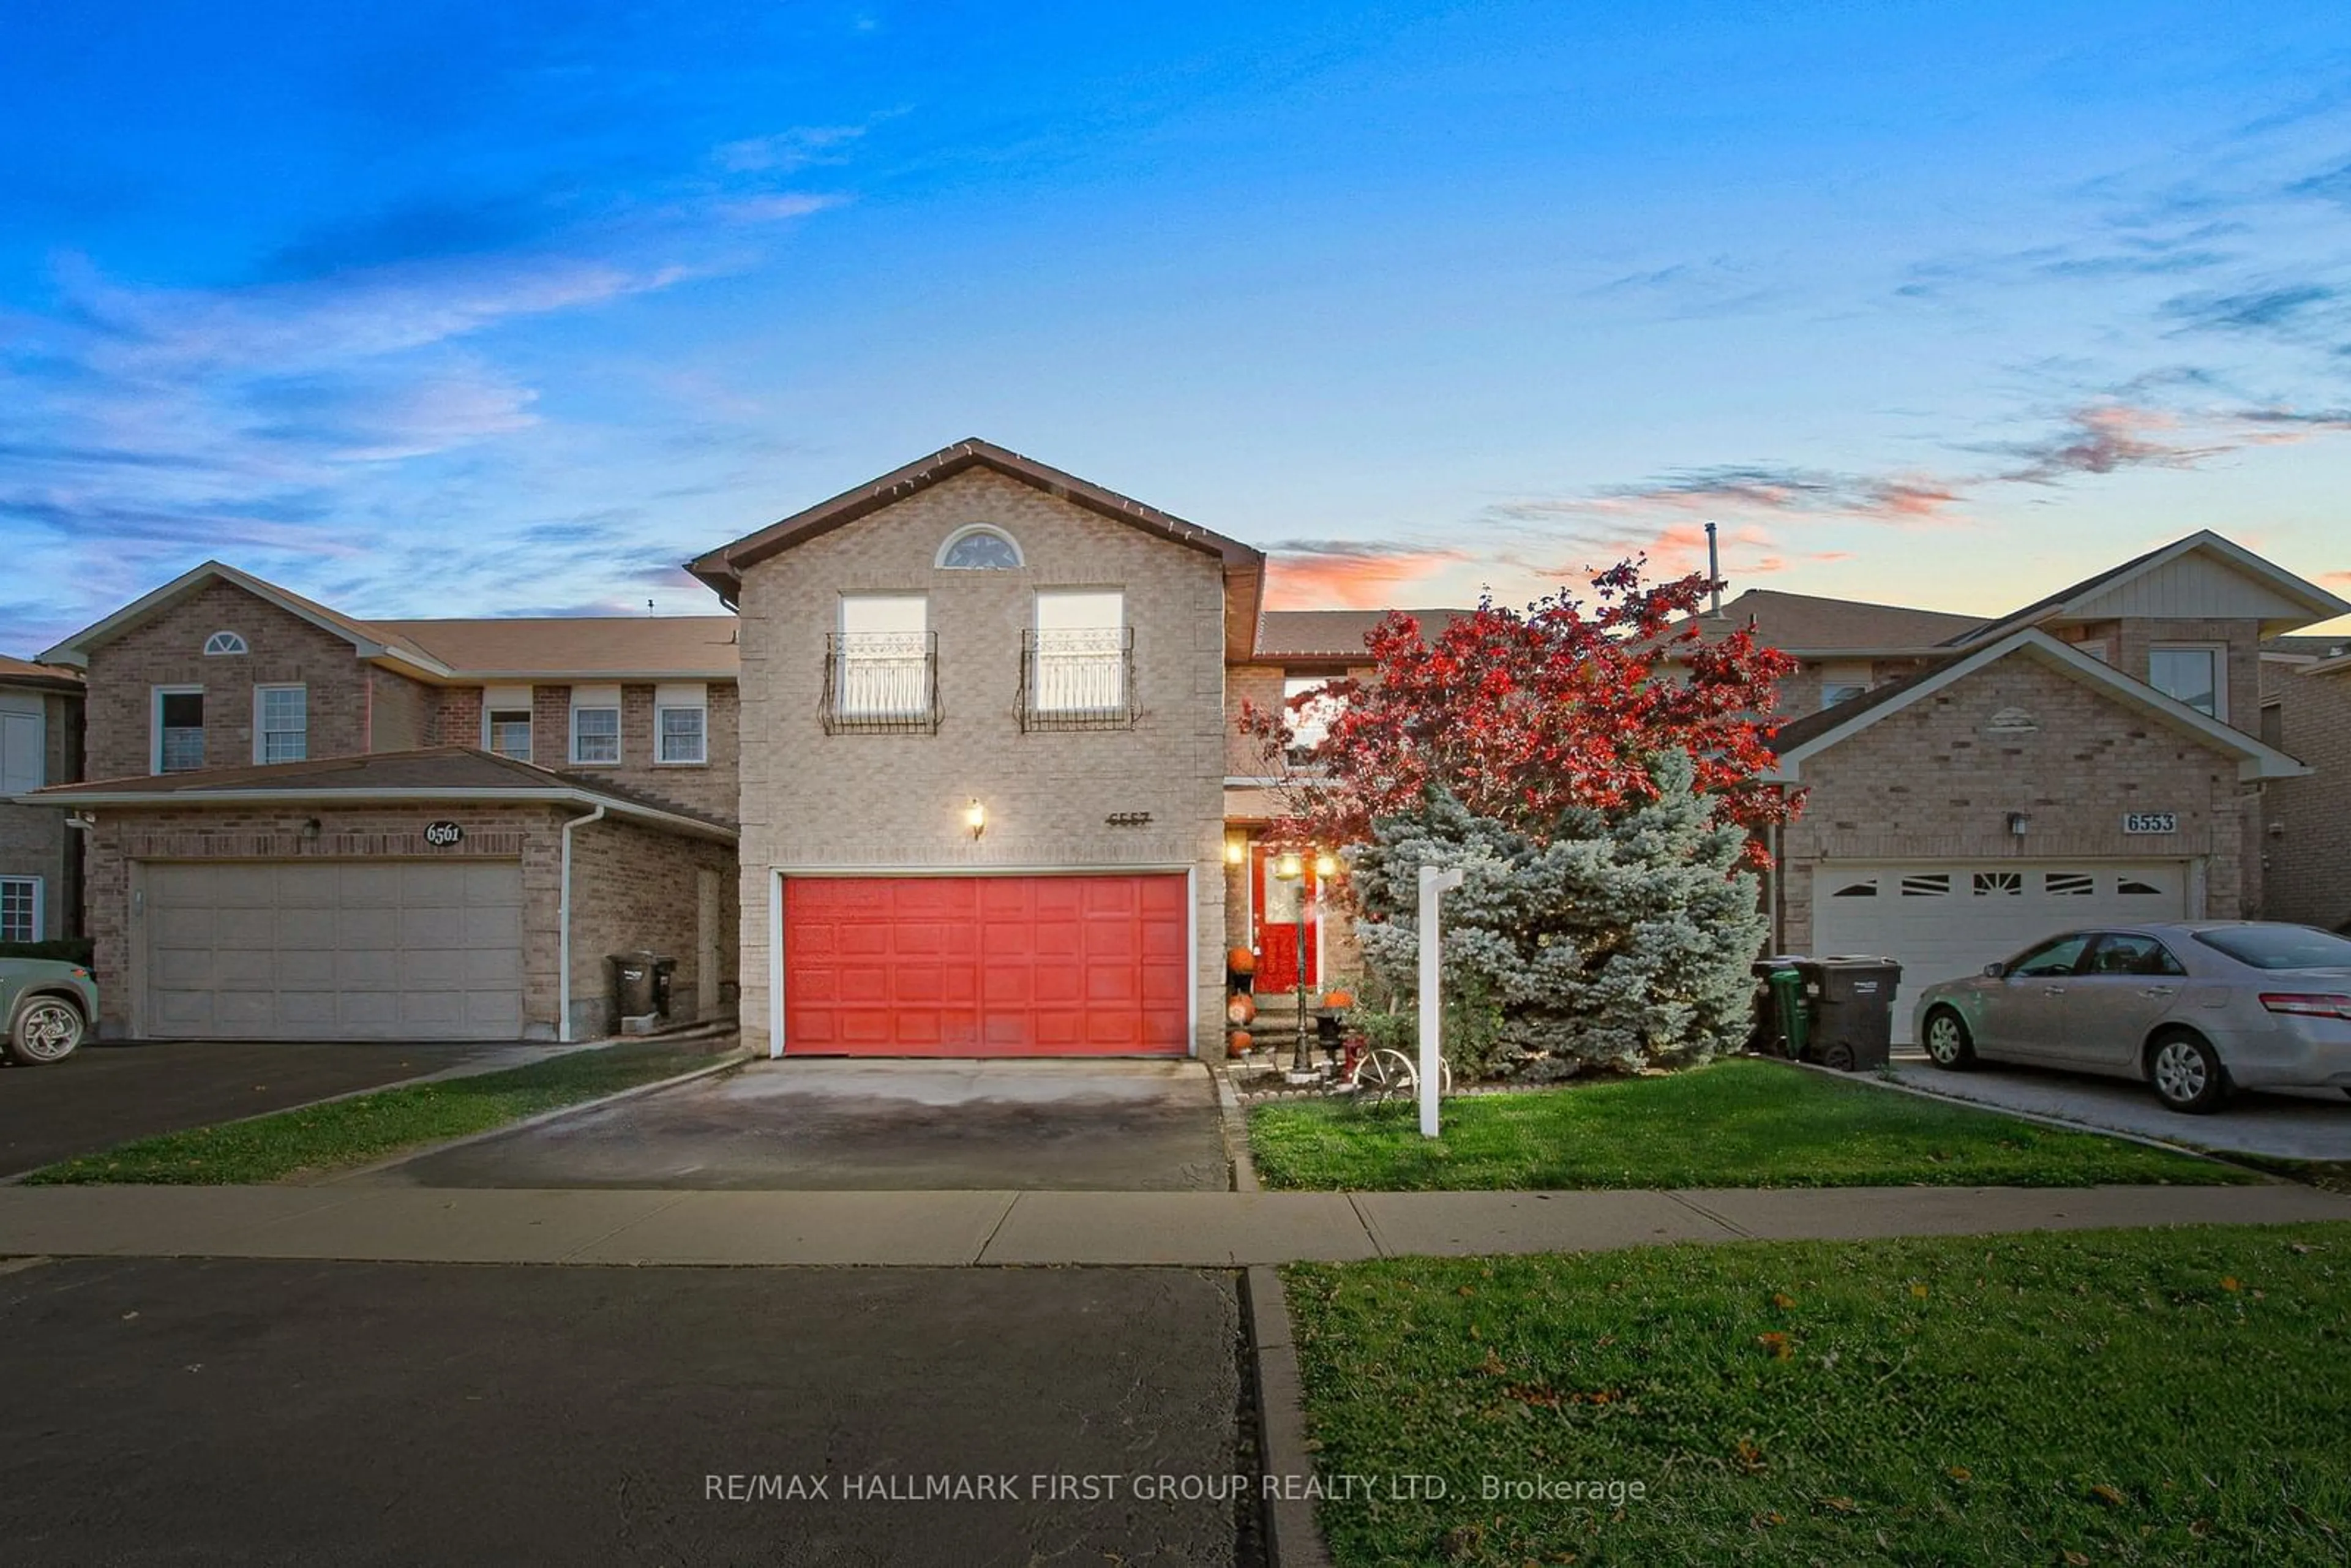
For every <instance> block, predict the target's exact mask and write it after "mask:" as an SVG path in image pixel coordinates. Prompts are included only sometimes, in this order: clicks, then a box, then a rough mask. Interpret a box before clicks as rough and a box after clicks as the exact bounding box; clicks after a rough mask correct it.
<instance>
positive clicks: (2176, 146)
mask: <svg viewBox="0 0 2351 1568" xmlns="http://www.w3.org/2000/svg"><path fill="white" fill-rule="evenodd" d="M967 435H980V436H985V437H987V439H989V440H992V441H996V442H998V443H1001V444H1005V445H1008V446H1010V447H1013V448H1016V449H1018V450H1019V451H1023V452H1026V453H1029V455H1033V456H1036V457H1038V458H1040V459H1041V460H1043V461H1045V462H1047V463H1050V464H1053V465H1056V466H1059V467H1062V468H1066V469H1069V470H1071V471H1073V472H1075V473H1078V474H1081V475H1083V476H1086V477H1088V478H1091V479H1093V480H1096V481H1098V482H1100V483H1102V484H1104V485H1107V486H1112V487H1113V488H1115V489H1118V490H1122V491H1124V492H1126V493H1127V494H1130V495H1133V496H1135V497H1139V498H1141V499H1144V500H1146V501H1149V502H1151V503H1153V504H1154V505H1156V506H1159V507H1165V508H1166V509H1168V510H1170V511H1173V512H1175V513H1178V514H1180V515H1182V516H1184V517H1189V518H1191V519H1193V520H1195V521H1196V522H1199V523H1202V524H1205V525H1207V527H1210V528H1216V529H1218V530H1220V531H1222V532H1226V533H1229V534H1233V535H1236V536H1238V537H1239V538H1244V539H1247V540H1249V541H1250V542H1252V543H1254V544H1258V545H1259V546H1262V547H1264V548H1265V549H1269V550H1270V551H1272V552H1273V553H1274V555H1275V558H1276V575H1275V579H1274V594H1275V602H1276V603H1277V604H1287V605H1293V606H1296V605H1312V604H1340V603H1343V604H1354V605H1378V604H1435V603H1450V602H1459V601H1465V600H1467V599H1469V598H1472V597H1474V596H1475V595H1476V594H1477V592H1478V591H1479V588H1480V587H1481V586H1485V585H1490V586H1491V588H1492V589H1493V591H1495V593H1496V594H1497V596H1498V597H1500V598H1502V599H1504V600H1507V601H1523V600H1524V599H1526V598H1529V597H1531V596H1532V595H1533V594H1535V593H1538V592H1540V591H1543V590H1545V589H1547V588H1549V587H1552V586H1555V585H1556V584H1557V583H1558V582H1560V581H1561V580H1563V579H1566V578H1571V577H1573V576H1575V575H1577V574H1578V573H1579V572H1580V571H1581V570H1583V568H1585V567H1587V566H1597V565H1604V564H1606V563H1607V562H1608V561H1610V560H1613V559H1616V558H1617V557H1618V556H1621V555H1624V554H1627V553H1631V552H1634V551H1637V550H1643V549H1646V550H1647V551H1648V552H1649V554H1650V555H1651V557H1652V558H1653V559H1655V560H1656V561H1658V562H1660V563H1662V564H1664V565H1666V566H1668V567H1671V568H1674V569H1681V568H1685V567H1687V566H1689V565H1691V564H1694V563H1696V562H1698V561H1699V560H1702V559H1703V555H1702V545H1701V543H1700V538H1701V536H1700V532H1699V530H1700V527H1701V525H1702V524H1703V523H1704V522H1705V521H1707V520H1708V519H1713V520H1716V521H1719V523H1720V524H1721V525H1722V528H1723V537H1724V539H1725V562H1724V564H1725V568H1726V571H1727V574H1728V576H1729V578H1730V580H1731V589H1732V591H1734V592H1735V591H1738V590H1739V589H1741V588H1746V587H1772V588H1779V589H1784V590H1789V591H1799V592H1813V593H1824V594H1835V595H1843V596H1848V597H1855V598H1865V599H1875V600H1883V601H1894V602H1904V603H1916V604H1920V605H1925V606H1929V607H1933V608H1939V609H1949V610H1957V611H1971V612H1986V613H1990V612H1998V611H2001V610H2004V609H2009V608H2012V607H2014V606H2015V605H2017V604H2019V603H2022V602H2023V601H2028V600H2031V599H2033V598H2035V597H2037V596H2039V595H2040V594H2041V593H2042V592H2043V591H2046V590H2047V589H2049V588H2052V587H2053V586H2056V585H2057V584H2059V583H2062V582H2063V581H2065V580H2070V579H2072V578H2074V577H2078V576H2083V575H2086V574H2088V573H2089V572H2091V571H2094V570H2097V569H2099V568H2100V567H2103V566H2105V565H2107V564H2110V563H2112V562H2113V561H2115V560H2117V559H2122V558H2124V557H2126V556H2128V555H2131V554H2135V553H2137V552H2138V551H2140V550H2142V549H2147V548H2149V547H2151V546H2153V545H2155V544H2158V543H2160V542H2162V541H2164V540H2166V539H2168V538H2175V537H2177V536H2178V535H2179V534H2181V533H2184V532H2187V531H2189V530H2192V529H2194V528H2215V529H2218V530H2220V532H2222V533H2225V534H2227V535H2229V536H2230V537H2231V538H2235V539H2237V540H2239V541H2240V542H2241V543H2244V544H2246V545H2248V546H2250V547H2252V548H2253V549H2257V550H2260V551H2262V553H2264V554H2266V555H2268V556H2270V557H2272V558H2273V559H2275V560H2277V561H2278V562H2280V563H2281V564H2282V565H2283V566H2285V567H2287V568H2289V569H2291V570H2295V571H2298V572H2301V573H2302V574H2304V575H2305V576H2308V577H2311V578H2314V579H2315V580H2319V581H2321V582H2323V583H2325V584H2326V585H2327V586H2329V587H2331V588H2332V589H2333V590H2334V591H2336V592H2337V593H2340V594H2345V595H2346V596H2351V8H2346V7H2338V6H2319V5H2284V6H2263V7H2253V6H2239V5H2211V4H2210V3H2209V0H2205V3H2199V4H2192V5H2190V4H2161V3H2157V4H2150V3H2147V0H2140V3H2137V4H2132V5H2082V4H2066V3H2064V0H2034V3H2033V4H2030V5H2023V4H2006V3H2002V0H1980V3H1978V4H1973V5H1940V4H1881V5H1861V6H1855V5H1849V4H1836V5H1802V4H1792V5H1775V6H1770V7H1760V6H1753V5H1658V4H1652V5H1638V6H1606V7H1603V6H1597V5H1576V4H1569V5H1562V4H1559V3H1558V0H1552V3H1549V4H1531V5H1508V4H1480V5H1452V6H1445V5H1387V4H1378V3H1376V0H1373V3H1365V0H1350V3H1348V4H1334V5H1266V4H1263V3H1261V0H1260V3H1258V4H1249V5H1225V4H1191V5H1175V6H1153V7H1143V6H1130V5H1101V4H1093V5H1062V4H1055V3H1051V0H1025V3H1023V4H1019V5H977V4H975V5H956V4H920V5H910V4H889V3H879V0H877V3H873V4H854V5H833V4H829V3H825V0H811V3H808V4H776V3H772V0H771V3H769V4H765V5H737V4H729V3H725V0H697V3H695V4H692V5H659V4H632V5H601V4H594V3H587V0H567V3H566V4H562V5H543V6H542V5H520V4H504V5H496V6H483V5H444V4H433V3H429V0H401V3H400V4H397V5H380V4H371V3H366V0H344V3H340V4H336V5H317V4H284V5H276V4H272V5H261V4H252V3H247V0H213V3H209V4H205V5H174V4H167V3H165V0H141V3H136V4H130V3H105V0H98V3H92V4H88V5H14V6H9V7H6V8H5V9H0V552H5V563H6V564H5V570H0V651H5V652H9V653H28V652H32V651H36V650H37V649H39V648H41V647H43V646H46V645H47V643H50V642H52V641H54V640H55V639H56V638H57V637H58V636H61V635H62V634H64V633H65V632H68V631H71V630H72V629H74V628H76V627H78V626H79V625H82V624H84V623H86V622H90V621H92V620H95V619H97V618H98V617H99V616H100V615H102V614H104V613H105V612H108V611H110V610H111V609H113V608H115V607H117V606H119V605H120V604H121V603H122V602H123V601H126V600H128V599H130V598H131V597H133V596H135V595H137V594H139V593H141V592H143V591H146V590H147V589H149V588H152V587H153V586H155V585H156V584H158V583H160V582H162V581H164V580H168V579H169V578H171V577H172V576H173V575H175V574H177V573H178V572H180V571H182V570H185V569H186V568H188V567H190V566H193V565H194V564H195V563H196V562H198V561H200V560H202V559H205V558H206V557H218V558H221V559H226V560H228V561H230V562H232V563H235V564H236V565H239V566H243V567H245V568H246V569H247V570H252V571H255V572H257V573H259V574H261V575H263V576H265V577H268V578H271V579H274V580H278V581H281V582H284V583H286V584H287V585H288V586H291V587H293V588H296V589H298V590H299V591H304V592H307V593H309V594H312V595H314V596H317V597H319V598H322V599H324V600H326V601H329V602H331V603H333V604H335V605H337V606H339V607H340V608H343V609H347V610H350V611H351V612H355V613H360V614H369V613H375V614H382V615H426V614H468V613H471V614H489V613H500V612H554V611H566V610H600V609H601V610H608V611H622V612H625V611H640V612H641V611H643V609H644V607H645V605H646V601H648V600H650V601H653V605H654V606H655V607H656V608H657V609H658V610H659V611H662V612H710V611H712V610H714V609H715V608H716V602H715V601H714V600H713V599H712V598H711V596H710V595H709V594H708V593H707V592H706V591H705V590H703V589H702V588H700V587H699V586H698V585H696V584H695V583H694V582H693V581H692V580H690V579H688V578H686V577H685V576H684V574H683V573H682V572H681V571H679V570H677V565H676V563H677V562H679V561H680V560H682V559H684V558H685V557H687V556H689V555H691V554H693V553H695V552H697V551H699V550H702V549H707V548H709V547H711V546H713V545H716V544H718V543H721V542H723V541H725V540H726V539H728V538H733V537H735V536H737V535H739V534H742V533H745V532H747V531H749V530H751V529H753V528H758V527H760V526H762V525H764V524H766V523H768V522H769V521H772V520H773V519H775V518H776V517H780V516H783V515H785V514H786V513H789V512H791V511H795V510H798V509H799V508H800V507H804V506H807V505H809V504H810V503H812V502H815V501H817V500H820V499H822V498H823V497H827V496H829V495H831V494H832V493H834V492H835V491H838V490H841V489H843V488H845V487H848V486H852V485H855V484H857V483H858V482H860V481H862V480H864V479H867V478H870V477H872V476H875V475H877V474H880V473H882V472H883V471H885V470H887V469H889V468H892V467H894V466H896V465H900V464H902V463H904V462H906V461H908V460H910V459H912V458H914V457H916V456H919V455H923V454H925V453H927V452H930V451H933V450H935V449H936V448H938V447H941V446H944V445H946V444H948V443H950V442H953V441H955V440H957V439H960V438H962V437H964V436H967Z"/></svg>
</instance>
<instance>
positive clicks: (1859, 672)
mask: <svg viewBox="0 0 2351 1568" xmlns="http://www.w3.org/2000/svg"><path fill="white" fill-rule="evenodd" d="M1875 673H1876V672H1875V671H1873V670H1872V669H1871V668H1870V664H1869V661H1868V660H1866V659H1831V660H1828V661H1827V662H1825V663H1823V664H1822V665H1821V706H1823V708H1833V707H1834V706H1837V704H1839V703H1849V702H1851V701H1853V699H1854V698H1855V697H1857V696H1860V695H1862V694H1864V693H1865V692H1866V691H1868V690H1869V687H1870V679H1871V676H1872V675H1873V674H1875Z"/></svg>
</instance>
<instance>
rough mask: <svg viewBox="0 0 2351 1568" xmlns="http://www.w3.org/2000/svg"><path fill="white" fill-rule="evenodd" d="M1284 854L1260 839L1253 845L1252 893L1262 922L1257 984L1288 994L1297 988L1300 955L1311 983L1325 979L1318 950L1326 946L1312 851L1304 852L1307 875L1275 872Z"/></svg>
mask: <svg viewBox="0 0 2351 1568" xmlns="http://www.w3.org/2000/svg"><path fill="white" fill-rule="evenodd" d="M1302 858H1303V860H1304V862H1305V863H1304V865H1303V866H1302V867H1301V873H1302V874H1301V875H1300V876H1298V877H1296V878H1294V879H1291V878H1283V877H1280V876H1276V875H1275V874H1274V862H1275V861H1276V860H1278V859H1280V856H1279V855H1278V854H1276V853H1275V852H1273V851H1271V850H1269V849H1268V848H1267V847H1266V846H1265V845H1263V844H1261V843H1260V844H1255V845H1252V846H1251V848H1250V855H1249V882H1250V889H1249V898H1250V901H1251V904H1252V907H1253V909H1254V912H1255V917H1256V921H1257V984H1256V987H1255V988H1256V989H1257V990H1258V991H1259V992H1260V993H1262V994H1265V995H1270V996H1277V997H1286V996H1289V995H1290V993H1291V992H1293V991H1295V990H1297V989H1298V977H1299V974H1300V969H1299V958H1300V956H1301V954H1302V955H1303V956H1304V957H1305V970H1304V974H1305V977H1306V988H1307V989H1308V990H1310V991H1311V990H1312V989H1313V988H1315V987H1316V986H1318V985H1320V984H1321V983H1322V975H1321V972H1320V969H1319V964H1320V961H1321V954H1320V953H1319V952H1318V951H1317V949H1318V948H1319V947H1320V946H1322V943H1321V942H1320V941H1319V940H1318V937H1319V935H1320V933H1319V932H1318V930H1317V925H1318V924H1319V921H1320V917H1321V914H1322V910H1321V908H1320V905H1321V903H1322V899H1321V896H1320V894H1321V891H1322V890H1321V888H1320V886H1319V884H1318V883H1316V880H1315V876H1314V860H1313V857H1312V856H1311V855H1309V856H1305V857H1302ZM1301 913H1303V915H1304V916H1305V919H1304V921H1303V922H1302V925H1301V920H1300V918H1299V916H1300V915H1301Z"/></svg>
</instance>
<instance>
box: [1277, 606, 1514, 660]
mask: <svg viewBox="0 0 2351 1568" xmlns="http://www.w3.org/2000/svg"><path fill="white" fill-rule="evenodd" d="M1476 613H1477V612H1475V611H1471V610H1269V611H1267V612H1265V613H1264V614H1262V615H1260V616H1259V617H1258V622H1257V653H1258V655H1259V658H1260V659H1281V658H1291V659H1317V660H1337V659H1346V660H1353V661H1355V662H1357V663H1361V662H1363V661H1364V660H1366V659H1369V658H1370V657H1371V654H1370V653H1369V652H1367V651H1366V650H1365V649H1364V638H1365V637H1368V636H1370V635H1371V632H1372V628H1374V626H1377V625H1378V624H1379V623H1380V622H1383V621H1384V620H1386V619H1387V618H1388V617H1389V616H1391V615H1410V616H1412V617H1414V618H1415V619H1416V620H1418V621H1419V622H1420V629H1421V632H1422V634H1423V635H1424V636H1434V635H1435V634H1437V632H1442V631H1444V630H1445V628H1446V627H1447V626H1450V625H1451V624H1452V623H1453V622H1455V621H1457V620H1458V619H1460V618H1461V617H1462V616H1465V615H1474V614H1476Z"/></svg>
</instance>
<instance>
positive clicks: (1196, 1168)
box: [352, 1060, 1230, 1192]
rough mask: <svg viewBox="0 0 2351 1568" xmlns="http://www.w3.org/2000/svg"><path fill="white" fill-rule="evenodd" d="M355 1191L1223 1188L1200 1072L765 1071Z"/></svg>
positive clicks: (1087, 1067)
mask: <svg viewBox="0 0 2351 1568" xmlns="http://www.w3.org/2000/svg"><path fill="white" fill-rule="evenodd" d="M352 1179H353V1180H355V1181H357V1182H360V1183H363V1184H367V1185H381V1186H430V1187H608V1188H637V1189H645V1188H690V1189H693V1190H696V1191H705V1192H706V1191H730V1190H746V1191H748V1190H761V1189H799V1190H831V1191H854V1192H876V1191H890V1190H920V1191H943V1190H953V1189H967V1190H987V1189H995V1188H1009V1187H1019V1188H1025V1189H1029V1190H1032V1191H1037V1190H1100V1191H1125V1192H1215V1191H1222V1190H1224V1189H1225V1188H1226V1187H1227V1186H1229V1185H1230V1184H1229V1174H1228V1166H1227V1162H1226V1154H1225V1145H1224V1135H1223V1133H1222V1131H1221V1128H1220V1126H1219V1115H1218V1112H1217V1092H1216V1082H1215V1080H1214V1079H1213V1078H1212V1077H1211V1076H1210V1075H1209V1073H1208V1071H1207V1069H1206V1068H1205V1067H1204V1066H1202V1065H1201V1064H1200V1063H1199V1062H1196V1061H824V1060H815V1061H789V1060H787V1061H754V1062H752V1063H750V1064H749V1065H747V1066H746V1067H744V1068H743V1069H741V1070H740V1071H735V1072H730V1073H724V1074H720V1075H718V1076H716V1077H711V1078H703V1079H697V1080H695V1082H691V1083H682V1084H679V1085H677V1086H675V1087H674V1088H669V1089H664V1090H661V1091H659V1092H654V1093H651V1094H643V1095H637V1096H634V1097H632V1098H631V1099H628V1100H623V1101H619V1102H616V1103H611V1104H609V1105H603V1106H598V1107H593V1108H590V1109H588V1110H584V1111H580V1112H578V1113H573V1114H571V1115H568V1116H562V1117H559V1118H556V1119H553V1120H550V1121H547V1122H543V1123H539V1124H536V1125H533V1126H528V1127H521V1128H517V1129H516V1130H515V1131H513V1132H510V1133H502V1134H497V1135H496V1136H494V1137H489V1138H483V1139H478V1140H475V1141H473V1142H470V1143H466V1144H463V1145H458V1146H456V1147H455V1148H449V1149H444V1150H440V1151H438V1152H434V1153H428V1154H424V1155H420V1156H418V1157H417V1158H415V1159H413V1160H409V1161H405V1162H403V1163H401V1164H398V1165H394V1166H389V1167H386V1168H383V1169H380V1170H376V1171H371V1172H369V1173H368V1174H367V1175H365V1176H359V1177H354V1178H352Z"/></svg>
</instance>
